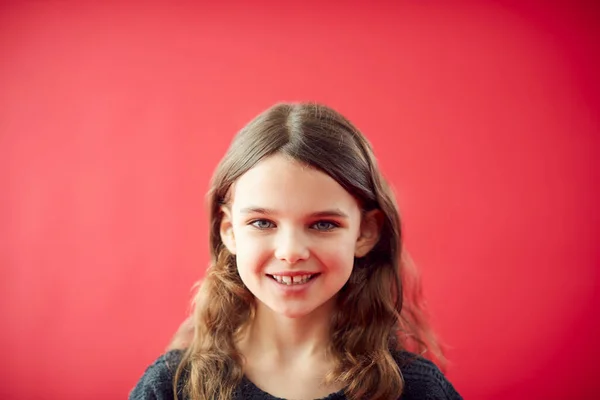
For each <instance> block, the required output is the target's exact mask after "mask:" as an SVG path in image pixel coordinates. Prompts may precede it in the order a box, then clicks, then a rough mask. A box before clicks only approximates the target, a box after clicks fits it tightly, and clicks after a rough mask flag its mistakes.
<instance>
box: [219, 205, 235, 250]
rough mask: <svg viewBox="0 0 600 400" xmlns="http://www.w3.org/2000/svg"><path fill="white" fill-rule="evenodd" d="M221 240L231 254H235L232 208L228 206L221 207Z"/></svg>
mask: <svg viewBox="0 0 600 400" xmlns="http://www.w3.org/2000/svg"><path fill="white" fill-rule="evenodd" d="M221 214H222V215H221V226H220V233H221V241H222V242H223V244H224V245H225V247H227V250H229V252H230V253H231V254H235V248H236V246H235V236H234V234H233V223H232V219H231V210H230V209H229V208H228V207H227V206H222V207H221Z"/></svg>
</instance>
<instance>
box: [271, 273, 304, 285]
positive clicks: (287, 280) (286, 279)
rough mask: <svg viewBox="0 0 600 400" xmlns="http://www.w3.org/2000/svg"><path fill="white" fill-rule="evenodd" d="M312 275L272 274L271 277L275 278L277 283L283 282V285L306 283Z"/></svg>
mask: <svg viewBox="0 0 600 400" xmlns="http://www.w3.org/2000/svg"><path fill="white" fill-rule="evenodd" d="M311 276H312V275H295V276H287V275H286V276H281V275H273V278H275V279H276V280H277V282H279V283H283V284H285V285H297V284H302V283H306V282H307V281H308V280H309V279H310V277H311Z"/></svg>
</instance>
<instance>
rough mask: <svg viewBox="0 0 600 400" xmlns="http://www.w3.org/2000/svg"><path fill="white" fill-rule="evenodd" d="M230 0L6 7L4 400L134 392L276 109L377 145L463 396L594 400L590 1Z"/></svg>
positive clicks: (598, 94) (1, 216)
mask: <svg viewBox="0 0 600 400" xmlns="http://www.w3.org/2000/svg"><path fill="white" fill-rule="evenodd" d="M213 3H215V2H211V3H210V4H209V3H207V4H195V5H191V3H189V4H187V5H185V4H184V3H180V4H179V5H177V6H169V5H167V3H163V4H159V3H152V5H148V4H145V5H143V6H142V3H139V4H138V3H131V2H129V3H126V4H125V5H124V4H123V3H116V2H115V3H112V5H104V6H100V5H82V4H81V3H74V2H72V3H68V2H60V3H51V2H46V3H42V2H37V3H23V2H21V3H19V2H14V3H13V4H11V3H6V2H4V3H2V5H1V6H0V54H1V56H0V194H1V195H0V222H1V224H0V250H1V251H0V257H1V258H0V265H1V279H0V290H1V300H0V312H1V317H2V329H1V330H0V346H1V351H2V353H1V354H2V356H3V361H2V363H0V397H1V398H3V399H34V398H35V399H42V398H43V399H59V398H60V399H79V398H83V399H106V398H125V397H126V395H127V393H128V391H129V390H130V389H131V388H132V387H133V386H134V385H135V383H136V381H137V379H138V378H139V377H140V376H141V374H142V373H143V371H144V369H145V367H146V366H147V365H148V364H149V363H150V362H151V361H152V360H153V359H154V358H156V357H157V356H158V355H159V354H160V353H161V352H162V351H163V349H164V347H165V345H166V344H167V342H168V340H169V338H170V336H171V335H172V333H173V332H174V331H175V329H176V328H177V326H178V324H179V322H180V321H181V320H182V319H183V318H184V316H185V313H186V310H187V307H188V301H189V299H190V288H191V286H192V284H193V282H194V281H196V280H197V279H198V278H200V277H201V276H202V275H203V272H204V270H205V268H206V266H207V263H208V252H207V247H208V246H207V229H208V227H207V220H206V213H205V206H204V194H205V192H206V189H207V187H208V180H209V177H210V175H211V173H212V171H213V169H214V167H215V166H216V164H217V162H218V160H219V159H220V157H221V156H222V154H223V152H224V151H225V149H226V147H227V146H228V143H229V141H230V139H231V137H232V136H233V135H234V133H235V132H236V131H237V130H238V129H239V128H241V127H242V126H243V125H244V124H245V123H246V122H247V121H249V120H250V119H251V118H252V117H253V116H254V115H256V114H257V113H258V112H260V111H262V110H263V109H265V108H266V107H268V106H270V105H271V104H273V103H275V102H277V101H280V100H317V101H321V102H325V103H327V104H329V105H331V106H333V107H335V108H337V109H338V110H339V111H341V112H342V113H344V114H346V115H347V116H348V117H349V118H350V119H351V120H353V121H354V122H355V123H356V125H358V127H359V128H360V129H361V130H362V131H363V132H364V133H365V134H366V135H367V137H368V138H369V139H370V140H371V141H372V143H373V145H374V147H375V151H376V153H377V155H378V158H379V160H380V162H381V165H382V168H383V171H384V173H385V175H386V176H387V177H388V179H389V180H390V181H391V182H392V184H393V185H394V187H395V189H396V191H397V195H398V199H399V203H400V206H401V211H402V214H403V216H404V223H405V231H406V234H407V243H408V247H409V249H410V251H411V252H412V255H413V257H414V258H415V260H416V262H417V263H418V264H419V265H420V267H421V270H422V271H423V277H424V282H425V292H426V295H427V297H428V299H429V304H430V307H431V310H432V313H433V316H434V323H435V326H436V327H437V328H438V331H439V333H440V335H441V336H442V337H443V339H444V340H445V342H446V343H447V344H448V345H450V346H451V349H450V351H449V354H448V355H449V357H450V359H451V361H452V364H451V365H450V369H449V371H448V376H449V378H450V379H451V380H452V382H453V383H454V384H455V386H456V387H457V389H458V390H459V391H460V392H461V393H462V394H463V395H464V396H465V397H466V398H473V399H508V398H510V399H533V398H553V399H554V398H592V397H594V396H593V394H592V393H593V390H594V389H595V388H597V386H598V380H597V378H598V377H599V374H598V367H597V365H596V364H595V363H596V360H597V359H598V356H599V346H598V344H597V338H598V336H600V329H599V321H598V317H597V311H596V309H597V307H598V305H599V301H600V299H599V297H600V295H599V290H598V286H599V279H598V265H599V261H600V254H599V250H598V246H597V242H598V237H599V227H600V217H599V213H598V204H600V201H599V200H600V199H599V197H600V196H599V192H600V190H599V189H598V184H599V183H600V179H599V178H600V172H599V171H600V168H599V167H600V165H599V164H600V162H599V161H598V156H599V149H600V143H599V142H600V138H599V134H598V132H599V126H600V120H599V117H598V115H599V114H598V111H599V106H600V90H599V89H600V79H599V78H598V72H597V71H598V70H600V60H599V58H598V55H599V52H598V43H599V39H600V35H599V29H598V21H599V20H600V18H599V16H600V14H599V13H598V11H597V7H595V6H594V5H593V3H594V2H587V3H585V2H574V3H569V2H566V1H565V2H563V4H562V5H561V4H559V3H557V2H540V3H539V5H534V4H533V3H526V4H525V3H519V2H512V3H519V4H520V5H518V6H515V5H511V3H509V2H497V1H496V2H492V1H489V2H444V1H423V2H397V1H395V2H392V1H390V2H375V3H367V2H358V1H354V2H348V3H345V4H344V5H342V4H341V2H340V3H339V4H338V3H337V2H318V1H306V2H293V3H287V2H282V1H279V2H274V1H272V2H266V1H262V2H249V3H252V5H248V4H245V3H244V2H241V1H240V2H236V3H234V2H228V3H223V4H222V5H215V4H213Z"/></svg>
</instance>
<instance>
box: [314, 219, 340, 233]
mask: <svg viewBox="0 0 600 400" xmlns="http://www.w3.org/2000/svg"><path fill="white" fill-rule="evenodd" d="M313 226H314V227H315V229H316V230H318V231H331V230H333V229H335V228H337V227H338V226H339V225H338V224H336V223H335V222H331V221H319V222H316V223H314V224H313Z"/></svg>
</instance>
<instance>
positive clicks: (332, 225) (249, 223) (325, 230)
mask: <svg viewBox="0 0 600 400" xmlns="http://www.w3.org/2000/svg"><path fill="white" fill-rule="evenodd" d="M257 222H268V223H269V224H271V225H272V226H270V227H268V228H259V227H258V226H256V223H257ZM322 223H326V224H329V226H330V228H328V229H316V230H317V231H319V232H329V231H332V230H334V229H335V228H339V227H340V224H338V223H337V222H335V221H329V220H320V221H317V222H315V223H313V224H312V225H311V226H314V225H317V224H322ZM248 225H251V226H252V227H254V228H256V229H258V230H261V231H265V230H267V229H270V228H272V227H273V226H275V224H274V223H273V222H271V221H269V220H268V219H255V220H253V221H250V222H248Z"/></svg>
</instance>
